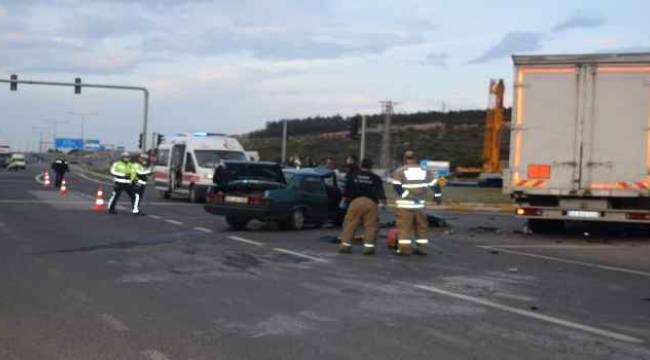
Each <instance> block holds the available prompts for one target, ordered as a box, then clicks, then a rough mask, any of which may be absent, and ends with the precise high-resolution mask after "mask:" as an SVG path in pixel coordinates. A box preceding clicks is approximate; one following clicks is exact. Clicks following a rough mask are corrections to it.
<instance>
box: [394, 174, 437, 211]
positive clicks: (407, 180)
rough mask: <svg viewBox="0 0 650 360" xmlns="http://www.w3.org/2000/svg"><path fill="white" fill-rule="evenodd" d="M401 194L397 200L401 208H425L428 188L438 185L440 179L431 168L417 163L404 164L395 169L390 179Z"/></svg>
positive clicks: (396, 202)
mask: <svg viewBox="0 0 650 360" xmlns="http://www.w3.org/2000/svg"><path fill="white" fill-rule="evenodd" d="M389 181H390V183H392V184H393V187H394V188H395V191H397V193H398V195H399V196H400V197H399V199H397V200H396V201H395V205H397V207H398V208H400V209H423V208H424V207H425V205H426V203H425V195H426V193H427V189H429V188H432V187H434V186H436V184H437V183H438V179H437V178H436V177H435V176H434V174H433V173H432V172H431V171H430V170H426V169H423V168H421V167H420V166H419V165H417V164H412V165H404V166H402V167H401V168H399V169H397V170H395V172H394V173H393V176H392V178H390V179H389Z"/></svg>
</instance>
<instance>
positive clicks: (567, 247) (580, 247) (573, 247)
mask: <svg viewBox="0 0 650 360" xmlns="http://www.w3.org/2000/svg"><path fill="white" fill-rule="evenodd" d="M481 246H485V247H491V248H499V249H561V250H603V249H629V248H630V247H629V246H614V245H569V244H567V245H554V244H512V245H510V244H506V245H499V244H495V245H481Z"/></svg>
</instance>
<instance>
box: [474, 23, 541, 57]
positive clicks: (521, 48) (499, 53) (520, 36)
mask: <svg viewBox="0 0 650 360" xmlns="http://www.w3.org/2000/svg"><path fill="white" fill-rule="evenodd" d="M543 38H544V34H543V33H540V32H527V31H513V32H509V33H507V34H506V35H505V36H504V37H503V39H501V41H499V42H498V43H497V44H495V45H493V46H492V47H490V48H489V49H487V50H486V51H485V52H484V53H483V54H482V55H481V56H479V57H477V58H475V59H473V60H471V61H470V64H478V63H485V62H488V61H491V60H495V59H499V58H503V57H506V56H510V55H512V54H514V53H521V52H528V51H535V50H539V49H540V48H541V47H542V39H543Z"/></svg>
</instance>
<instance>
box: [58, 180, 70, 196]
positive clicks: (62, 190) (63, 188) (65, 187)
mask: <svg viewBox="0 0 650 360" xmlns="http://www.w3.org/2000/svg"><path fill="white" fill-rule="evenodd" d="M67 191H68V185H67V184H66V183H65V179H63V180H61V187H60V188H59V194H60V195H65V193H66V192H67Z"/></svg>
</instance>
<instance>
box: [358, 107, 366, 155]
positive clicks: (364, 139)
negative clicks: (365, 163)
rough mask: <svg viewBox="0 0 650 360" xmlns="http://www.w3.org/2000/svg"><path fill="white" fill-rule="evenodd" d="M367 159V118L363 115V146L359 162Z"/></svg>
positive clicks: (361, 146) (360, 149) (360, 147)
mask: <svg viewBox="0 0 650 360" xmlns="http://www.w3.org/2000/svg"><path fill="white" fill-rule="evenodd" d="M365 157H366V116H365V115H361V144H360V146H359V160H363V159H364V158H365Z"/></svg>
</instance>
